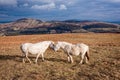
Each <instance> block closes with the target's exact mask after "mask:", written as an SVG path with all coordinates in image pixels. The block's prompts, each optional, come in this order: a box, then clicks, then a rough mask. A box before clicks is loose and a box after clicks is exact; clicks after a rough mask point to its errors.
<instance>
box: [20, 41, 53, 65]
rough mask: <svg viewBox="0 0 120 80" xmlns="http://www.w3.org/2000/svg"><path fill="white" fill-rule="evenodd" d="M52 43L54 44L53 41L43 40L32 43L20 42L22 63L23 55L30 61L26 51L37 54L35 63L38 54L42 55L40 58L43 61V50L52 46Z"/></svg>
mask: <svg viewBox="0 0 120 80" xmlns="http://www.w3.org/2000/svg"><path fill="white" fill-rule="evenodd" d="M53 44H54V42H53V41H43V42H39V43H35V44H32V43H24V44H22V45H21V47H20V48H21V50H22V52H23V63H25V61H24V57H26V58H27V59H28V61H29V62H30V63H31V61H30V59H29V58H28V53H31V54H37V57H36V60H35V63H37V60H38V57H39V56H40V55H41V56H42V60H43V61H44V53H45V51H46V50H47V48H48V47H49V46H50V47H52V45H53Z"/></svg>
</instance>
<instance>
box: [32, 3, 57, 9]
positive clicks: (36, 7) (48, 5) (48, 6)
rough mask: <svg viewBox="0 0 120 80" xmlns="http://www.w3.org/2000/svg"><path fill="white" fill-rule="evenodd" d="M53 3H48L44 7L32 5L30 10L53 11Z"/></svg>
mask: <svg viewBox="0 0 120 80" xmlns="http://www.w3.org/2000/svg"><path fill="white" fill-rule="evenodd" d="M55 7H56V6H55V3H50V4H45V5H33V6H32V7H31V8H32V9H41V10H46V9H47V10H49V9H54V8H55Z"/></svg>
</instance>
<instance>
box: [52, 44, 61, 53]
mask: <svg viewBox="0 0 120 80" xmlns="http://www.w3.org/2000/svg"><path fill="white" fill-rule="evenodd" d="M60 47H61V46H60V44H59V43H57V44H54V45H53V49H54V51H58V50H59V49H60Z"/></svg>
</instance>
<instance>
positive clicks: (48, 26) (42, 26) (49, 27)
mask: <svg viewBox="0 0 120 80" xmlns="http://www.w3.org/2000/svg"><path fill="white" fill-rule="evenodd" d="M88 32H93V33H120V25H119V24H114V23H107V22H98V21H87V20H86V21H79V20H66V21H46V22H44V21H42V20H37V19H31V18H22V19H18V20H16V21H14V22H9V23H3V24H0V35H1V36H3V35H22V34H53V33H88Z"/></svg>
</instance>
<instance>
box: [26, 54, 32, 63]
mask: <svg viewBox="0 0 120 80" xmlns="http://www.w3.org/2000/svg"><path fill="white" fill-rule="evenodd" d="M26 58H27V60H28V61H29V62H30V63H31V61H30V59H29V58H28V56H27V55H26Z"/></svg>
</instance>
